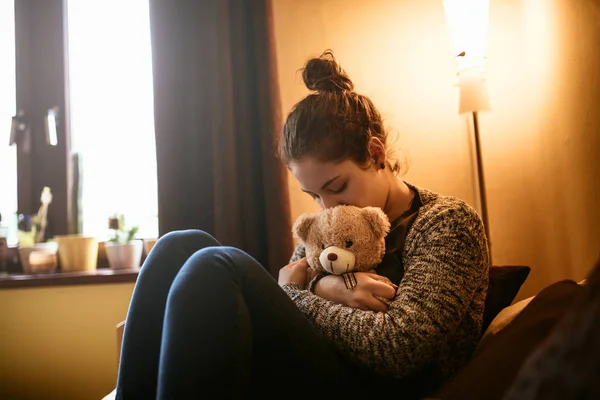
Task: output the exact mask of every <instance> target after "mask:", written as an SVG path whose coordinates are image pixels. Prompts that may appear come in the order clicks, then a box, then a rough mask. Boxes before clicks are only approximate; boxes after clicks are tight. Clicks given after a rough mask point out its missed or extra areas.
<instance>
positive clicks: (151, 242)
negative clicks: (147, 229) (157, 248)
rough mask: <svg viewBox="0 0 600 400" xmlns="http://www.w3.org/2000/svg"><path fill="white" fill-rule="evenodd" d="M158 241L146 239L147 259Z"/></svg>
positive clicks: (145, 252) (145, 250) (145, 251)
mask: <svg viewBox="0 0 600 400" xmlns="http://www.w3.org/2000/svg"><path fill="white" fill-rule="evenodd" d="M157 240H158V239H144V254H145V255H146V257H148V254H150V250H152V248H153V247H154V245H155V244H156V241H157Z"/></svg>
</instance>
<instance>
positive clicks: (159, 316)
mask: <svg viewBox="0 0 600 400" xmlns="http://www.w3.org/2000/svg"><path fill="white" fill-rule="evenodd" d="M353 375H354V373H353V368H351V367H349V366H348V364H347V363H345V362H344V360H343V359H341V358H340V357H339V356H338V354H337V353H336V352H335V351H334V349H333V348H332V347H331V345H330V344H329V343H328V342H327V341H326V340H325V339H324V338H323V337H322V336H321V335H320V334H319V333H318V331H317V330H316V329H315V327H314V326H313V325H312V324H311V323H310V322H309V321H308V319H307V318H306V317H305V316H304V315H303V314H302V313H301V312H300V311H299V310H298V308H297V307H296V305H295V304H294V303H293V302H292V301H291V300H290V298H289V297H288V296H287V295H286V294H285V292H284V291H283V290H282V289H281V288H280V287H279V285H278V284H277V282H276V281H275V280H274V279H273V277H272V276H271V275H269V273H268V272H267V271H266V270H265V269H264V268H263V267H262V266H261V265H260V264H259V263H258V262H257V261H256V260H254V259H253V258H252V257H250V256H249V255H248V254H246V253H244V252H243V251H241V250H239V249H236V248H232V247H225V246H221V245H220V244H219V242H217V241H216V240H215V239H214V238H213V237H212V236H210V235H209V234H207V233H205V232H202V231H197V230H187V231H177V232H171V233H169V234H167V235H165V236H163V237H162V238H161V239H159V240H158V242H157V243H156V245H155V246H154V248H153V249H152V251H151V252H150V254H149V255H148V258H147V259H146V261H145V262H144V265H143V266H142V268H141V270H140V274H139V277H138V280H137V283H136V285H135V289H134V291H133V297H132V299H131V304H130V306H129V311H128V314H127V322H126V324H125V331H124V337H123V348H122V351H121V364H120V369H119V375H118V381H117V398H118V399H125V400H128V399H155V398H158V399H169V400H172V399H183V398H185V399H187V398H199V397H202V396H207V397H208V398H219V399H220V398H227V399H230V398H246V397H249V398H256V397H258V396H268V397H271V396H274V397H278V398H279V397H282V396H283V397H294V396H295V395H296V396H297V397H300V396H302V397H304V396H311V397H313V398H315V397H316V398H325V397H329V398H337V397H339V396H346V397H347V398H348V397H349V398H352V397H358V396H359V394H358V393H357V390H359V389H361V387H362V386H361V385H359V383H358V382H357V381H356V379H355V378H354V377H353ZM282 388H285V390H284V391H283V392H282ZM360 396H362V394H360Z"/></svg>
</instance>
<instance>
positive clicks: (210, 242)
mask: <svg viewBox="0 0 600 400" xmlns="http://www.w3.org/2000/svg"><path fill="white" fill-rule="evenodd" d="M158 245H160V247H173V246H181V245H183V246H185V247H188V248H191V249H194V250H200V249H203V248H205V247H211V246H220V245H221V244H220V243H219V242H218V241H217V239H215V238H214V237H213V236H211V235H210V234H209V233H207V232H205V231H202V230H200V229H185V230H178V231H171V232H168V233H166V234H165V235H163V236H161V237H160V239H158V240H157V242H156V245H155V246H158Z"/></svg>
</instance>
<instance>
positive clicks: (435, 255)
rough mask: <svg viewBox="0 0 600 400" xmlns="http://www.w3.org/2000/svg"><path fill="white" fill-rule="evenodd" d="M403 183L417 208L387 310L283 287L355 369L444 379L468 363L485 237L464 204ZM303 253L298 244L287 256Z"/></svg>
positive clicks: (481, 288) (481, 291)
mask: <svg viewBox="0 0 600 400" xmlns="http://www.w3.org/2000/svg"><path fill="white" fill-rule="evenodd" d="M409 186H410V187H411V188H412V189H413V190H416V191H417V192H418V194H419V196H420V198H421V202H422V204H423V205H422V206H421V207H420V209H419V211H418V215H417V217H416V219H415V220H414V223H413V225H412V227H411V229H410V230H409V231H408V233H407V236H406V241H405V246H404V249H403V254H402V259H403V267H404V276H403V278H402V281H401V282H400V285H399V287H398V291H397V293H396V297H395V298H394V299H393V300H392V302H391V303H390V306H389V310H388V311H387V312H374V311H362V310H359V309H355V308H350V307H347V306H344V305H340V304H336V303H333V302H331V301H328V300H325V299H323V298H321V297H319V296H317V295H315V294H313V293H312V292H311V291H310V290H309V289H307V288H306V287H304V286H301V285H297V284H293V283H292V284H284V285H282V288H283V289H284V290H285V292H286V293H287V294H288V295H289V296H290V298H291V299H292V300H293V301H294V302H295V304H296V305H297V306H298V308H299V309H300V310H301V311H302V312H303V313H304V314H305V315H306V316H307V317H308V319H309V320H310V321H311V322H312V323H313V324H314V325H315V326H316V328H317V329H318V331H320V333H321V334H322V335H323V336H324V337H325V338H326V339H327V340H328V341H329V342H330V343H331V344H332V345H333V346H334V348H335V349H336V350H337V351H339V352H340V353H341V354H343V355H344V356H346V357H347V358H348V359H349V360H350V362H352V363H354V364H356V365H357V366H359V367H365V368H367V369H369V370H370V371H373V372H374V373H375V374H378V375H382V376H385V377H389V378H394V379H411V378H413V377H418V376H420V375H422V374H424V373H427V374H434V375H436V377H437V379H436V380H444V379H446V378H448V377H450V376H451V375H452V374H453V373H454V372H456V371H457V370H458V369H459V368H460V367H461V366H463V365H464V364H465V363H466V362H467V361H468V359H469V358H470V357H471V355H472V353H473V351H474V349H475V346H476V345H477V342H478V340H479V338H480V332H481V321H482V317H483V309H484V303H485V296H486V294H487V288H488V273H489V260H488V252H487V239H486V236H485V232H484V228H483V224H482V222H481V219H480V217H479V215H478V214H477V213H476V212H475V210H473V208H471V207H470V206H469V205H468V204H466V203H465V202H464V201H462V200H459V199H457V198H454V197H448V196H441V195H439V194H436V193H434V192H431V191H429V190H426V189H422V188H418V187H415V186H413V185H409ZM302 256H303V249H302V248H301V247H298V248H297V249H296V251H295V252H294V255H293V256H292V261H294V260H296V259H299V258H301V257H302ZM311 286H312V285H311Z"/></svg>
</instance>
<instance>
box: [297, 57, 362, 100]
mask: <svg viewBox="0 0 600 400" xmlns="http://www.w3.org/2000/svg"><path fill="white" fill-rule="evenodd" d="M302 78H303V79H304V84H305V85H306V87H307V88H309V89H310V90H315V91H319V92H341V91H344V90H352V89H354V84H353V83H352V81H351V80H350V78H349V77H348V75H347V74H346V72H345V71H344V70H343V69H342V67H340V66H339V64H338V63H337V62H336V61H335V58H334V57H333V52H332V51H331V50H327V51H325V52H324V53H323V54H321V56H320V57H319V58H312V59H310V60H308V62H307V63H306V65H305V66H304V71H303V72H302Z"/></svg>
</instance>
